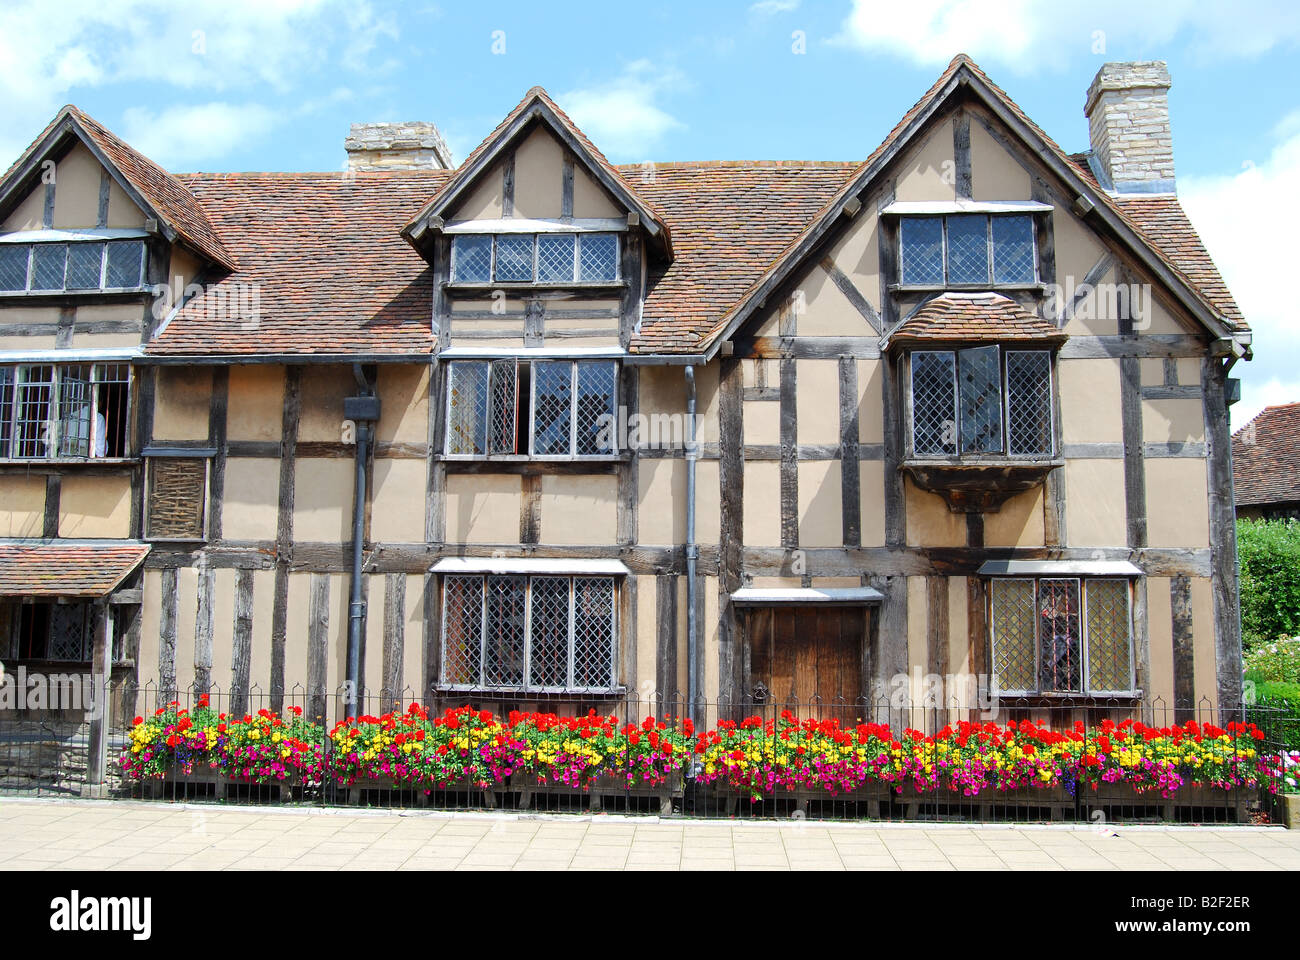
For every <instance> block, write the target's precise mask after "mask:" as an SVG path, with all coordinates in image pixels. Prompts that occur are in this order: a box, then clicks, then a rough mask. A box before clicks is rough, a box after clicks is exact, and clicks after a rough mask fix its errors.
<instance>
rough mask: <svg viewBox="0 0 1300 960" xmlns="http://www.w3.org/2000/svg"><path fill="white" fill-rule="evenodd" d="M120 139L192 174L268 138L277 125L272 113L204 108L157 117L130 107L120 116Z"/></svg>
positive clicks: (248, 107) (245, 107)
mask: <svg viewBox="0 0 1300 960" xmlns="http://www.w3.org/2000/svg"><path fill="white" fill-rule="evenodd" d="M122 123H123V125H122V134H121V135H122V139H124V140H125V141H126V142H127V143H129V144H131V145H132V146H133V147H135V148H136V149H137V150H139V151H140V152H141V153H143V154H144V155H145V156H146V157H148V158H149V159H151V160H153V161H154V162H155V163H157V164H160V165H161V166H163V167H164V168H166V169H169V170H181V169H190V168H192V167H194V166H195V165H196V164H198V163H201V162H203V161H206V160H212V159H215V158H217V157H222V156H225V155H226V154H229V153H231V152H233V151H234V150H236V149H238V148H239V147H241V146H245V145H247V144H248V143H250V142H253V141H255V140H257V139H259V138H261V137H264V136H266V135H267V134H268V133H270V132H271V131H272V130H273V129H275V124H276V113H275V111H273V110H271V109H270V108H269V107H264V106H262V105H261V104H256V103H250V104H242V105H235V104H229V103H204V104H199V105H197V106H180V107H168V108H167V109H166V110H162V111H160V112H158V113H154V112H153V111H151V110H147V109H145V108H143V107H132V108H130V109H129V110H127V111H125V113H123V115H122Z"/></svg>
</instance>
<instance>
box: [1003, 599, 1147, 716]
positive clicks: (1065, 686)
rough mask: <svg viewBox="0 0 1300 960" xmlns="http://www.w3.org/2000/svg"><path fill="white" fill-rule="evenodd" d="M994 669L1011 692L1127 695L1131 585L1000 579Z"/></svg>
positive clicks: (1130, 668)
mask: <svg viewBox="0 0 1300 960" xmlns="http://www.w3.org/2000/svg"><path fill="white" fill-rule="evenodd" d="M990 605H991V610H992V617H991V619H990V624H991V627H992V631H993V671H994V676H995V677H996V679H997V684H998V689H999V690H1000V691H1001V692H1002V693H1004V694H1006V693H1012V694H1015V693H1021V694H1024V693H1094V694H1106V693H1130V692H1132V689H1133V631H1132V620H1131V617H1130V614H1129V582H1128V581H1127V580H1117V579H1100V578H1096V579H1077V578H1047V577H1044V578H1040V579H1018V578H1010V577H1006V578H1001V577H1000V578H995V579H994V580H993V581H992V584H991V590H990Z"/></svg>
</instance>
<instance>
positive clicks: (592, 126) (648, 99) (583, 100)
mask: <svg viewBox="0 0 1300 960" xmlns="http://www.w3.org/2000/svg"><path fill="white" fill-rule="evenodd" d="M682 84H683V79H682V77H681V75H680V74H679V73H677V72H676V71H674V70H671V69H668V68H665V67H663V66H662V65H661V64H654V63H651V62H650V61H649V60H637V61H635V62H633V63H630V64H628V66H627V67H626V68H625V69H624V70H623V73H622V74H620V75H619V76H618V77H616V78H615V79H614V80H612V81H609V82H608V83H604V84H599V85H595V86H590V87H584V88H582V89H580V90H574V91H571V92H569V93H565V94H562V95H561V96H560V97H558V98H557V102H558V103H559V105H560V107H561V108H562V109H563V110H564V112H565V113H567V114H568V115H569V116H570V117H572V118H573V122H574V123H576V124H577V125H578V126H579V127H581V128H582V130H583V132H584V133H586V134H587V136H588V137H590V138H591V141H592V142H593V143H595V144H596V146H597V147H599V148H600V150H601V152H602V153H604V154H605V155H606V156H608V157H609V158H610V159H611V160H613V161H614V162H635V161H638V160H644V159H646V156H647V154H648V153H649V151H650V150H651V149H653V148H654V146H655V145H656V144H657V143H658V142H659V140H660V139H661V138H662V137H663V136H664V134H666V133H668V132H669V131H671V130H676V129H680V128H682V127H683V126H684V125H683V124H682V123H681V121H679V120H678V119H677V118H676V117H674V116H673V115H672V114H670V113H668V112H667V111H666V110H664V109H663V108H661V107H659V106H658V105H657V104H656V103H655V101H656V100H657V99H658V98H659V97H660V96H662V95H663V94H665V93H669V92H672V91H673V90H676V89H679V88H680V87H681V86H682Z"/></svg>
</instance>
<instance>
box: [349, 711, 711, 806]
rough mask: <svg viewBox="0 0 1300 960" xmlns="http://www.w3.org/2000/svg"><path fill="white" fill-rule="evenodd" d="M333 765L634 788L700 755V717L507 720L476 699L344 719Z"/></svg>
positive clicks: (498, 781)
mask: <svg viewBox="0 0 1300 960" xmlns="http://www.w3.org/2000/svg"><path fill="white" fill-rule="evenodd" d="M330 743H331V747H332V753H331V758H330V761H331V762H330V770H331V772H332V774H333V775H334V777H335V779H336V780H337V781H338V782H339V783H341V784H343V785H351V784H353V783H355V782H357V781H358V780H360V779H381V778H383V779H387V780H391V782H392V783H393V784H394V785H405V786H412V787H419V788H423V789H433V788H438V789H442V788H446V787H448V786H458V785H459V786H470V787H476V788H481V789H492V788H494V787H499V786H502V785H505V784H507V783H509V782H511V781H512V779H518V778H520V777H522V778H526V781H527V782H528V783H530V784H537V785H556V786H566V787H571V788H576V789H579V790H588V789H590V788H591V786H592V784H593V782H595V781H596V780H597V779H605V780H608V779H613V780H615V781H617V782H618V783H620V784H622V785H625V786H626V787H629V788H637V787H643V786H657V785H659V784H663V783H665V782H667V781H668V780H669V779H670V778H671V777H672V776H673V775H674V774H675V773H679V772H680V769H681V766H682V764H683V762H684V761H685V760H686V758H687V757H688V756H689V755H690V745H691V724H690V721H689V720H686V721H682V722H681V723H680V724H678V723H676V722H674V723H673V724H671V725H670V724H669V723H668V722H666V721H663V720H655V719H654V718H647V719H646V720H645V721H643V722H642V723H641V725H640V726H633V725H630V724H627V725H624V726H621V727H620V726H619V725H618V724H617V721H616V720H615V718H613V717H598V716H596V714H595V712H594V711H592V712H591V713H589V714H588V715H587V716H585V717H558V716H556V715H555V714H550V713H519V712H511V713H510V715H509V716H508V717H507V718H506V720H505V721H504V722H503V721H502V720H501V719H499V718H497V717H496V716H494V715H493V714H491V713H489V712H488V711H486V710H484V711H477V710H473V709H472V708H470V707H461V708H459V709H455V710H448V711H446V712H445V713H443V714H442V715H441V716H434V717H430V716H429V713H428V711H426V710H425V709H424V708H423V707H421V706H419V705H418V704H412V705H411V707H410V708H408V709H407V710H406V712H405V713H390V714H386V715H385V716H383V717H369V716H363V717H359V718H355V719H348V720H345V721H342V722H341V723H339V724H338V725H336V726H335V727H334V729H333V730H332V731H330Z"/></svg>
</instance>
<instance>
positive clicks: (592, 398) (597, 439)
mask: <svg viewBox="0 0 1300 960" xmlns="http://www.w3.org/2000/svg"><path fill="white" fill-rule="evenodd" d="M577 367H578V397H577V413H576V415H575V417H574V420H575V429H576V431H577V437H576V441H577V442H576V444H575V446H576V450H575V451H574V452H575V453H576V454H577V455H578V456H580V457H583V456H588V457H589V456H596V455H598V454H611V453H616V452H617V447H616V444H615V429H614V427H615V425H616V421H615V413H614V390H615V386H616V384H617V383H618V365H617V364H615V363H614V362H612V361H591V362H586V363H579V364H578V365H577Z"/></svg>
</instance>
